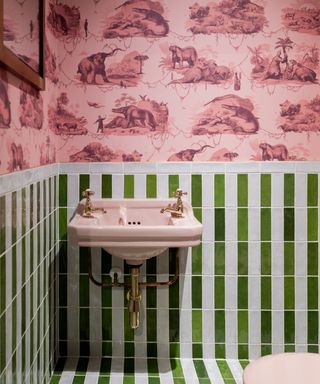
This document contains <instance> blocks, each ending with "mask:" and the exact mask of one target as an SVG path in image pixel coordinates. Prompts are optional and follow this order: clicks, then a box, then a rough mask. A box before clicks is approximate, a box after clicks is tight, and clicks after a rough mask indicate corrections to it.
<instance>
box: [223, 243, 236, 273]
mask: <svg viewBox="0 0 320 384" xmlns="http://www.w3.org/2000/svg"><path fill="white" fill-rule="evenodd" d="M237 273H238V247H237V243H236V242H235V241H232V242H227V243H225V274H226V276H228V275H233V276H235V275H237Z"/></svg>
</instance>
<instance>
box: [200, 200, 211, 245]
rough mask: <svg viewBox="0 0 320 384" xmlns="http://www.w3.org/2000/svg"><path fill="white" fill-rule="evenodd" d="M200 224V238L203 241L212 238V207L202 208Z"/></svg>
mask: <svg viewBox="0 0 320 384" xmlns="http://www.w3.org/2000/svg"><path fill="white" fill-rule="evenodd" d="M202 225H203V233H202V238H203V239H205V241H212V240H213V231H214V229H213V210H212V209H205V208H204V209H202Z"/></svg>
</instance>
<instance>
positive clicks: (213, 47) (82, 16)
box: [0, 0, 320, 173]
mask: <svg viewBox="0 0 320 384" xmlns="http://www.w3.org/2000/svg"><path fill="white" fill-rule="evenodd" d="M46 23H47V38H46V42H45V51H46V70H47V90H46V92H45V93H44V95H43V96H41V94H40V95H38V97H36V99H35V95H33V94H32V91H29V92H26V90H25V89H24V88H23V87H22V89H21V90H20V92H21V95H22V96H20V103H19V106H18V108H16V110H18V114H19V117H18V122H15V119H16V118H15V117H13V115H12V111H11V112H10V108H11V109H12V97H11V91H10V87H9V89H8V86H7V83H6V81H5V80H1V82H0V96H1V97H0V100H1V109H0V122H1V127H0V134H1V135H2V136H3V137H4V136H6V135H9V132H10V136H11V137H13V138H14V137H17V140H16V141H14V140H13V142H14V144H15V146H16V148H15V149H12V146H11V144H10V145H9V146H8V145H7V148H6V150H7V152H8V153H10V152H11V153H12V154H13V153H14V152H15V153H16V154H17V155H16V157H17V156H18V158H19V155H18V154H20V153H22V152H23V149H24V148H23V142H21V140H19V132H21V130H23V129H25V128H24V127H29V128H28V129H29V130H30V131H32V133H33V134H34V135H38V134H40V135H42V139H41V145H42V146H43V148H44V149H43V153H44V152H45V151H46V153H45V154H43V155H42V160H41V161H42V162H44V161H48V162H50V161H54V159H57V160H59V161H62V162H69V161H71V162H74V161H86V162H89V161H143V162H155V161H261V160H263V161H290V160H296V161H303V160H320V159H319V150H318V148H319V144H320V138H319V132H320V87H319V78H320V39H319V35H320V4H319V1H318V0H309V1H303V0H279V1H277V2H275V1H271V0H252V1H250V0H215V1H206V0H203V1H198V2H195V1H194V0H179V1H178V0H177V1H174V2H172V1H170V0H161V1H160V0H159V1H154V0H127V1H123V0H92V1H89V0H87V1H80V0H64V1H63V0H48V4H47V18H46ZM24 94H26V95H28V97H25V96H23V95H24ZM41 99H43V101H42V100H41ZM21 100H22V101H21ZM41 103H43V109H42V110H41V108H40V105H41ZM30 110H32V111H33V112H32V113H31V115H32V116H28V113H27V111H30ZM16 125H17V126H18V127H16ZM15 130H16V131H15ZM42 132H46V134H45V135H44V134H42ZM20 144H21V147H22V150H21V149H20V147H19V145H20ZM41 145H40V144H39V146H41ZM7 157H8V156H7ZM9 157H10V156H9ZM11 157H12V156H11ZM38 157H39V156H38ZM44 158H45V160H43V159H44ZM38 162H40V158H39V160H38ZM35 163H36V161H35V160H34V159H32V156H31V155H30V156H29V159H28V156H27V157H26V158H25V160H23V161H22V164H24V165H22V166H24V167H27V166H32V165H34V164H35ZM0 167H1V172H2V173H4V172H8V170H9V169H8V167H9V165H8V161H5V162H4V164H1V166H0ZM10 170H12V166H11V168H10Z"/></svg>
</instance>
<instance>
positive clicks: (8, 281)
mask: <svg viewBox="0 0 320 384" xmlns="http://www.w3.org/2000/svg"><path fill="white" fill-rule="evenodd" d="M2 257H5V258H6V259H5V263H6V306H7V307H8V306H9V305H10V303H11V300H12V248H9V249H8V251H7V253H6V254H5V255H3V256H2Z"/></svg>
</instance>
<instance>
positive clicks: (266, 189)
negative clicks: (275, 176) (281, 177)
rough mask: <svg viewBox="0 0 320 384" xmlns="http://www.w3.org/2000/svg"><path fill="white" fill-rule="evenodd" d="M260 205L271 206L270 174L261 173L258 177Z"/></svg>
mask: <svg viewBox="0 0 320 384" xmlns="http://www.w3.org/2000/svg"><path fill="white" fill-rule="evenodd" d="M260 204H261V207H271V175H270V174H262V175H261V178H260Z"/></svg>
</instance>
